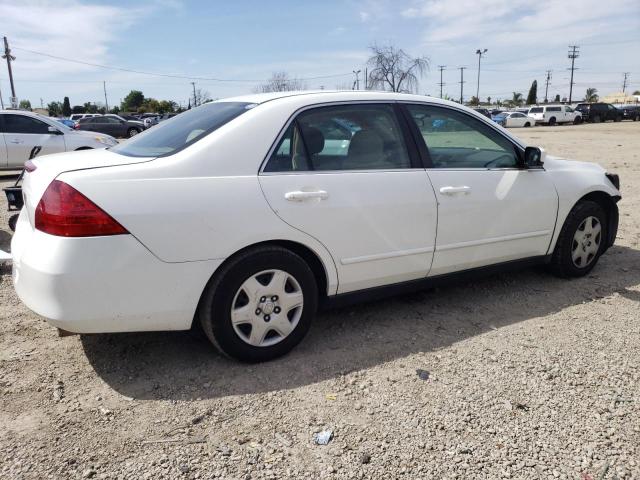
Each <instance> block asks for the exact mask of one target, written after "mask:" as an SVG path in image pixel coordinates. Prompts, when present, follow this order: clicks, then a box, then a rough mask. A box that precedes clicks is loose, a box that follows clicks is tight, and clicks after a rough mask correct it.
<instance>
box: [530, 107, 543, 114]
mask: <svg viewBox="0 0 640 480" xmlns="http://www.w3.org/2000/svg"><path fill="white" fill-rule="evenodd" d="M542 112H544V108H542V107H533V108H532V109H531V110H529V113H542Z"/></svg>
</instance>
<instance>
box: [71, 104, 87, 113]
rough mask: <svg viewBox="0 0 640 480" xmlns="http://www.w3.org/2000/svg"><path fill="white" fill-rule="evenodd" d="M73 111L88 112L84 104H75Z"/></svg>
mask: <svg viewBox="0 0 640 480" xmlns="http://www.w3.org/2000/svg"><path fill="white" fill-rule="evenodd" d="M71 113H87V111H86V110H85V108H84V107H83V106H82V105H74V106H73V108H72V109H71Z"/></svg>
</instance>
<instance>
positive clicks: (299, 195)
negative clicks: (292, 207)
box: [284, 190, 329, 202]
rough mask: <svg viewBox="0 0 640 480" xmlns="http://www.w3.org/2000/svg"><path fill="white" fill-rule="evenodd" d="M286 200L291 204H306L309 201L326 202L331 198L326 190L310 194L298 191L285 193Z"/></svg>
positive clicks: (313, 191) (314, 191)
mask: <svg viewBox="0 0 640 480" xmlns="http://www.w3.org/2000/svg"><path fill="white" fill-rule="evenodd" d="M284 198H286V199H287V200H289V201H290V202H304V201H307V200H326V199H327V198H329V194H328V193H327V192H325V191H324V190H312V191H310V192H305V191H302V190H296V191H295V192H287V193H285V194H284Z"/></svg>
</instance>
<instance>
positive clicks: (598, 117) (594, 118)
mask: <svg viewBox="0 0 640 480" xmlns="http://www.w3.org/2000/svg"><path fill="white" fill-rule="evenodd" d="M601 121H602V119H601V118H600V115H596V116H595V117H593V123H600V122H601Z"/></svg>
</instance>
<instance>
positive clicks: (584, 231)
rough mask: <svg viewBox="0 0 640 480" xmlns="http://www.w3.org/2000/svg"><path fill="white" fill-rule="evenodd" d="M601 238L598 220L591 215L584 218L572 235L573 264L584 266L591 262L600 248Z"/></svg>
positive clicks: (579, 266) (600, 227)
mask: <svg viewBox="0 0 640 480" xmlns="http://www.w3.org/2000/svg"><path fill="white" fill-rule="evenodd" d="M601 240H602V226H601V225H600V220H598V219H597V218H596V217H593V216H589V217H587V218H585V219H584V220H583V221H582V222H581V223H580V225H579V226H578V229H577V230H576V233H575V234H574V235H573V242H572V245H571V259H572V260H573V264H574V265H575V266H576V267H578V268H584V267H586V266H587V265H589V264H590V263H591V262H593V260H594V259H595V258H596V256H597V255H598V251H599V250H600V242H601Z"/></svg>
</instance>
